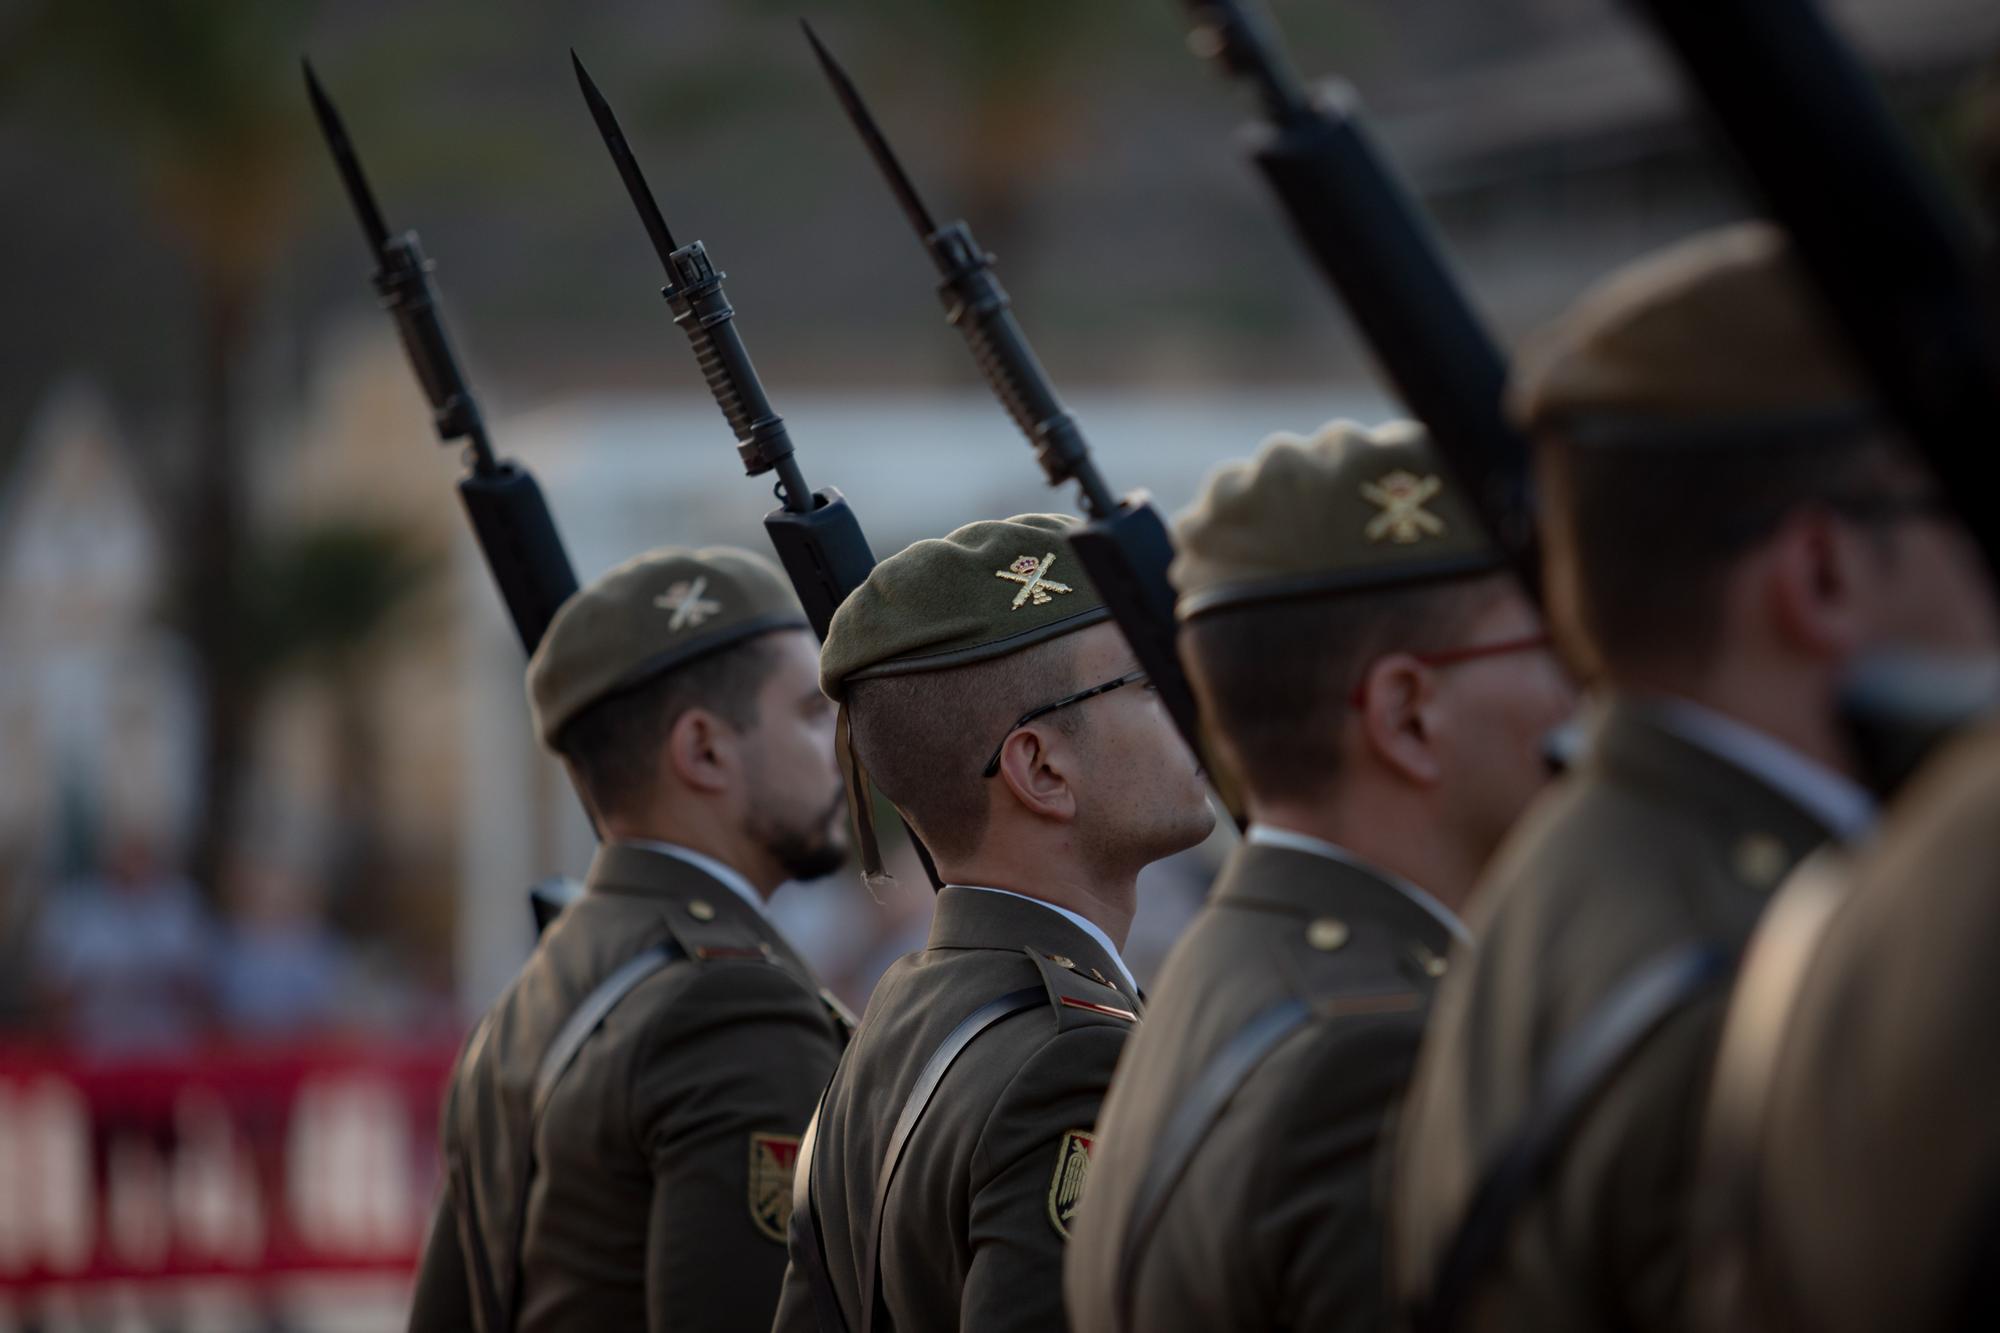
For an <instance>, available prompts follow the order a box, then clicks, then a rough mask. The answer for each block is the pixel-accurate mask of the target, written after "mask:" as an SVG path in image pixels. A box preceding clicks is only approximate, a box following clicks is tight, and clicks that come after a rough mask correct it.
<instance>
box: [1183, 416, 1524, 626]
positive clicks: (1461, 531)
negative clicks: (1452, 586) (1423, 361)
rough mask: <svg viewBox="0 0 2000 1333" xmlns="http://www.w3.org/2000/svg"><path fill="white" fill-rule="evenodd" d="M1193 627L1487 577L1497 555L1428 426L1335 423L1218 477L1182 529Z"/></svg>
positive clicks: (1282, 438) (1270, 446) (1271, 447)
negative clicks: (1234, 614) (1343, 596)
mask: <svg viewBox="0 0 2000 1333" xmlns="http://www.w3.org/2000/svg"><path fill="white" fill-rule="evenodd" d="M1174 546H1175V548H1176V551H1177V552H1178V554H1176V556H1175V557H1174V563H1173V566H1172V568H1171V570H1170V571H1169V577H1170V578H1171V579H1172V581H1173V584H1174V589H1175V591H1176V592H1177V593H1178V594H1179V595H1180V600H1179V605H1178V611H1179V614H1180V617H1181V618H1182V619H1183V620H1185V619H1188V618H1191V617H1193V616H1198V615H1201V614H1203V613H1205V612H1209V611H1215V610H1220V609H1224V608H1227V607H1232V606H1240V605H1243V604H1245V603H1248V602H1265V601H1273V600H1280V599H1285V598H1291V597H1305V596H1319V595H1324V594H1327V593H1338V592H1350V591H1361V590H1366V589H1376V588H1385V587H1394V586H1400V585H1404V584H1410V583H1421V582H1425V581H1428V580H1432V579H1440V578H1455V577H1462V576H1465V575H1470V574H1478V573H1484V572H1486V571H1489V570H1493V569H1497V568H1499V567H1500V563H1501V562H1500V557H1499V555H1498V553H1497V552H1496V551H1495V550H1494V549H1493V547H1492V545H1491V543H1490V542H1489V541H1488V540H1487V538H1486V534H1485V532H1484V530H1483V529H1482V528H1481V527H1480V524H1479V520H1478V516H1477V515H1476V513H1475V512H1474V510H1473V508H1472V506H1471V503H1470V500H1469V497H1467V496H1466V495H1465V494H1464V492H1463V491H1461V490H1460V489H1459V487H1458V485H1457V483H1456V482H1455V481H1453V480H1452V479H1451V477H1450V476H1449V474H1448V473H1447V472H1446V471H1445V469H1444V468H1443V467H1441V466H1440V465H1439V462H1438V459H1437V455H1436V453H1435V451H1434V450H1433V449H1432V447H1431V444H1430V440H1429V438H1428V437H1427V436H1426V435H1425V434H1424V430H1423V428H1422V427H1421V426H1419V425H1417V424H1416V423H1414V422H1409V421H1398V422H1391V423H1389V424H1387V425H1384V426H1380V427H1377V428H1375V429H1372V430H1371V429H1369V428H1367V427H1365V426H1360V425H1356V424H1355V423H1354V422H1351V421H1335V422H1331V423H1329V424H1328V425H1326V426H1324V427H1322V428H1321V429H1320V430H1319V431H1318V433H1316V434H1314V435H1313V436H1311V437H1310V438H1305V437H1301V436H1297V435H1284V434H1281V435H1275V436H1273V437H1271V439H1270V440H1268V441H1267V442H1266V443H1265V444H1264V447H1263V448H1262V449H1260V450H1259V451H1258V452H1257V456H1256V457H1255V458H1253V459H1250V460H1248V461H1245V462H1237V463H1231V464H1229V465H1228V466H1226V467H1224V468H1221V469H1220V470H1218V471H1217V472H1216V473H1215V474H1214V475H1213V476H1211V477H1210V478H1209V480H1208V483H1207V485H1205V486H1204V487H1203V488H1202V492H1201V496H1200V498H1199V499H1197V500H1196V502H1195V504H1194V506H1193V507H1192V508H1191V509H1190V510H1188V512H1187V513H1185V514H1183V515H1182V516H1181V517H1180V518H1179V519H1178V520H1177V521H1176V523H1175V525H1174Z"/></svg>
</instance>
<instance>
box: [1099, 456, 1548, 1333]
mask: <svg viewBox="0 0 2000 1333" xmlns="http://www.w3.org/2000/svg"><path fill="white" fill-rule="evenodd" d="M1175 538H1176V540H1175V545H1176V547H1177V548H1178V550H1179V553H1180V554H1179V557H1178V558H1177V559H1176V561H1175V562H1174V567H1173V571H1172V575H1173V581H1174V586H1175V589H1176V590H1177V591H1178V593H1179V594H1180V601H1179V608H1178V609H1179V615H1180V619H1181V622H1182V629H1181V646H1182V650H1183V652H1184V653H1185V655H1186V658H1187V663H1188V672H1189V675H1190V677H1191V679H1192V681H1193V684H1194V687H1195V692H1196V694H1197V696H1198V697H1199V699H1200V701H1201V706H1202V712H1203V715H1204V716H1205V717H1206V719H1207V720H1208V722H1209V724H1210V726H1211V727H1212V728H1213V729H1214V733H1215V736H1216V740H1217V743H1218V748H1219V750H1220V752H1221V754H1222V755H1223V756H1224V758H1225V759H1226V760H1227V761H1228V763H1229V765H1230V767H1231V769H1232V770H1233V772H1234V773H1235V775H1236V777H1237V778H1238V780H1239V785H1240V787H1241V789H1242V790H1243V792H1244V793H1245V799H1246V802H1247V805H1248V808H1249V813H1250V815H1251V818H1252V821H1253V822H1252V823H1251V825H1250V828H1249V832H1248V834H1247V836H1246V837H1245V839H1244V842H1243V844H1242V845H1241V846H1240V847H1238V848H1237V850H1236V852H1235V854H1234V855H1233V856H1232V857H1231V859H1230V861H1229V864H1228V865H1227V866H1226V867H1224V869H1223V872H1222V875H1221V877H1220V878H1219V879H1218V880H1217V882H1216V885H1215V888H1214V890H1213V892H1212V893H1211V895H1210V899H1209V902H1208V905H1207V906H1206V907H1205V908H1204V909H1203V911H1202V912H1201V914H1200V915H1199V916H1197V917H1196V918H1195V921H1194V924H1193V925H1192V926H1190V927H1189V929H1188V931H1187V933H1186V934H1185V935H1184V936H1182V938H1181V940H1180V942H1179V943H1178V944H1177V945H1176V946H1175V948H1174V951H1173V953H1172V955H1171V956H1170V957H1169V958H1168V960H1167V964H1166V967H1165V969H1164V971H1163V972H1162V973H1161V975H1160V979H1159V982H1158V984H1157V985H1156V987H1155V988H1154V989H1155V994H1154V997H1153V999H1154V1003H1153V1005H1152V1008H1151V1010H1150V1012H1149V1013H1148V1015H1147V1020H1146V1023H1145V1025H1144V1027H1142V1028H1141V1030H1140V1031H1139V1032H1138V1033H1137V1035H1135V1036H1134V1037H1133V1039H1132V1040H1131V1041H1130V1042H1129V1043H1127V1045H1126V1049H1125V1054H1124V1056H1123V1058H1122V1060H1121V1061H1120V1064H1119V1067H1118V1077H1117V1078H1116V1079H1115V1080H1114V1081H1113V1083H1112V1088H1111V1096H1110V1099H1109V1101H1108V1102H1107V1103H1106V1106H1105V1112H1104V1115H1103V1117H1102V1118H1101V1119H1100V1120H1099V1122H1098V1127H1099V1131H1100V1133H1101V1134H1102V1137H1103V1146H1102V1147H1101V1148H1100V1150H1099V1154H1098V1160H1097V1162H1096V1164H1095V1167H1094V1169H1093V1173H1092V1178H1091V1188H1090V1194H1089V1196H1088V1198H1087V1199H1086V1200H1085V1202H1084V1207H1083V1211H1082V1214H1081V1216H1080V1218H1079V1221H1078V1225H1077V1228H1076V1237H1075V1239H1073V1240H1072V1241H1071V1242H1070V1252H1069V1260H1068V1267H1067V1270H1066V1275H1065V1281H1066V1286H1067V1290H1068V1298H1069V1310H1070V1322H1071V1327H1072V1328H1075V1329H1077V1330H1080V1331H1082V1330H1088V1333H1137V1330H1148V1333H1150V1331H1152V1330H1175V1329H1204V1328H1231V1329H1244V1330H1257V1329H1271V1330H1276V1329H1289V1328H1314V1329H1336V1328H1352V1329H1368V1330H1375V1329H1379V1328H1381V1327H1382V1324H1383V1313H1384V1312H1383V1301H1382V1243H1381V1240H1382V1235H1381V1233H1382V1211H1383V1207H1384V1204H1385V1202H1386V1201H1385V1200H1384V1199H1383V1198H1382V1197H1381V1191H1380V1186H1381V1184H1382V1178H1383V1175H1384V1173H1383V1171H1381V1170H1380V1169H1379V1168H1380V1166H1381V1165H1382V1163H1381V1162H1380V1160H1379V1155H1378V1153H1377V1151H1376V1149H1377V1144H1378V1140H1379V1138H1380V1135H1381V1133H1382V1130H1383V1128H1384V1126H1385V1124H1386V1123H1387V1121H1388V1119H1389V1117H1390V1114H1391V1112H1392V1111H1393V1109H1394V1106H1395V1103H1396V1101H1397V1100H1398V1099H1399V1097H1400V1096H1401V1094H1402V1091H1403V1087H1404V1084H1405V1083H1406V1082H1407V1080H1408V1078H1409V1072H1410V1066H1411V1064H1412V1062H1413V1061H1414V1059H1415V1056H1416V1049H1417V1040H1418V1037H1419V1036H1420V1035H1421V1034H1422V1031H1423V1023H1424V1016H1425V1013H1426V1011H1427V1009H1428V1007H1429V1002H1430V994H1431V991H1432V989H1433V988H1434V987H1435V986H1436V984H1437V978H1438V977H1439V976H1441V975H1442V974H1443V972H1444V969H1445V959H1446V955H1447V953H1448V952H1449V950H1450V949H1451V947H1452V945H1453V943H1454V942H1455V941H1462V940H1463V939H1464V938H1465V930H1464V927H1463V926H1461V925H1460V924H1459V920H1458V915H1457V913H1458V911H1459V910H1460V909H1461V907H1462V906H1463V904H1464V902H1465V900H1466V898H1467V896H1468V895H1469V894H1470V893H1471V891H1472V885H1473V881H1474V879H1475V877H1476V876H1477V875H1478V873H1479V870H1480V868H1481V866H1482V865H1483V864H1484V863H1485V861H1486V858H1487V857H1488V856H1489V855H1490V854H1491V853H1492V851H1493V849H1494V847H1495V846H1497V845H1498V843H1499V841H1500V838H1501V836H1502V835H1503V834H1504V833H1505V832H1506V831H1507V828H1508V827H1509V826H1510V825H1511V824H1512V823H1513V822H1514V819H1515V817H1516V816H1518V815H1519V814H1520V812H1521V809H1522V807H1524V806H1525V805H1526V804H1527V802H1528V800H1529V798H1530V797H1531V796H1533V794H1534V793H1535V791H1536V789H1537V788H1538V787H1539V786H1540V785H1541V783H1542V781H1543V780H1544V778H1545V776H1546V772H1547V769H1546V765H1545V763H1544V761H1543V758H1542V746H1541V740H1542V736H1543V734H1544V733H1545V732H1547V731H1548V730H1549V729H1550V728H1552V727H1554V726H1556V725H1557V724H1558V723H1560V722H1561V721H1562V720H1563V719H1564V718H1565V717H1566V716H1567V715H1568V713H1569V710H1570V708H1571V706H1572V704H1573V695H1572V692H1571V690H1570V686H1569V683H1568V680H1567V678H1566V677H1565V676H1564V674H1563V672H1562V669H1561V668H1560V667H1559V666H1558V665H1557V664H1556V663H1555V660H1554V658H1553V655H1552V653H1551V652H1550V650H1549V645H1548V639H1547V636H1546V635H1545V634H1544V633H1543V631H1542V627H1541V624H1540V621H1539V619H1538V618H1537V616H1536V614H1535V611H1534V608H1533V607H1532V606H1531V605H1530V604H1529V602H1528V600H1527V598H1526V597H1525V596H1523V595H1522V593H1521V592H1520V590H1519V588H1518V586H1517V585H1516V584H1515V582H1514V580H1513V578H1512V577H1511V576H1510V575H1508V574H1507V573H1506V572H1504V570H1503V569H1502V565H1501V560H1500V558H1499V556H1498V554H1497V553H1496V552H1495V550H1494V549H1493V547H1492V546H1491V545H1490V544H1489V543H1488V542H1487V540H1486V538H1485V536H1484V535H1483V533H1482V532H1481V530H1480V527H1479V524H1478V521H1477V519H1476V517H1475V515H1474V514H1473V513H1472V512H1471V510H1470V508H1469V506H1468V505H1467V503H1466V500H1465V497H1464V496H1463V494H1462V493H1461V492H1459V491H1458V489H1457V488H1456V487H1455V486H1454V485H1453V484H1452V483H1451V482H1450V481H1449V480H1448V479H1447V477H1446V476H1445V475H1444V473H1443V471H1442V469H1441V468H1440V467H1439V466H1438V462H1437V460H1436V458H1435V457H1434V456H1433V455H1432V453H1431V449H1430V445H1429V441H1428V440H1427V439H1425V438H1424V435H1423V433H1422V430H1421V428H1420V427H1417V426H1415V425H1414V424H1412V423H1407V422H1403V423H1394V424H1391V425H1388V426H1384V427H1382V428H1380V429H1378V430H1374V431H1369V430H1365V429H1363V428H1362V427H1359V426H1356V425H1354V424H1352V423H1349V422H1335V423H1333V424H1331V425H1329V426H1327V427H1326V428H1325V429H1323V430H1322V431H1320V432H1319V433H1318V434H1317V435H1315V436H1314V437H1312V438H1311V439H1301V438H1298V437H1296V436H1279V437H1277V438H1275V439H1273V440H1272V441H1271V442H1270V443H1268V444H1267V445H1266V446H1265V447H1264V449H1263V450H1262V452H1260V453H1259V454H1258V455H1257V457H1256V458H1255V459H1254V460H1253V461H1250V462H1247V463H1237V464H1233V465H1231V466H1230V467H1227V468H1225V469H1223V470H1222V471H1221V472H1219V473H1217V474H1216V476H1215V477H1214V478H1212V479H1211V480H1210V482H1209V483H1208V485H1207V487H1206V488H1205V489H1204V491H1203V493H1202V495H1201V497H1200V498H1199V499H1198V500H1197V501H1196V503H1195V506H1194V508H1193V510H1192V511H1190V512H1189V513H1188V514H1186V515H1185V516H1183V517H1182V519H1181V520H1180V522H1179V524H1178V525H1177V531H1176V534H1175Z"/></svg>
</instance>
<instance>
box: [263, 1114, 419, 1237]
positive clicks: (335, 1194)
mask: <svg viewBox="0 0 2000 1333" xmlns="http://www.w3.org/2000/svg"><path fill="white" fill-rule="evenodd" d="M285 1158H286V1176H287V1179H288V1180H289V1182H290V1189H289V1191H288V1194H289V1202H290V1205H291V1209H292V1220H293V1223H294V1225H296V1226H297V1227H298V1229H299V1234H300V1235H301V1236H303V1237H305V1238H306V1239H307V1241H308V1242H310V1243H311V1244H312V1245H313V1246H314V1247H315V1248H321V1249H326V1250H330V1251H333V1252H335V1253H340V1254H353V1255H371V1254H395V1253H399V1252H401V1251H404V1250H407V1249H408V1248H409V1247H410V1246H411V1245H413V1244H415V1243H416V1242H417V1239H418V1237H417V1229H418V1226H419V1224H420V1219H419V1218H418V1215H417V1212H416V1210H415V1208H414V1204H415V1182H413V1181H412V1180H411V1179H410V1167H409V1163H410V1138H409V1117H408V1116H407V1115H405V1114H404V1112H403V1104H402V1102H401V1100H400V1099H399V1098H398V1097H397V1096H396V1091H395V1089H394V1088H393V1087H390V1086H389V1085H387V1084H385V1083H383V1082H381V1081H379V1080H375V1079H364V1078H343V1079H334V1078H323V1079H310V1080H308V1081H307V1082H306V1083H305V1084H304V1086H302V1087H301V1088H300V1090H299V1097H298V1101H297V1103H296V1104H295V1106H294V1109H293V1113H292V1125H291V1135H290V1141H289V1143H288V1144H287V1145H286V1153H285Z"/></svg>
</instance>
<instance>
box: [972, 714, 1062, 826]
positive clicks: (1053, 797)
mask: <svg viewBox="0 0 2000 1333" xmlns="http://www.w3.org/2000/svg"><path fill="white" fill-rule="evenodd" d="M1064 767H1065V766H1064V765H1063V763H1062V761H1061V759H1060V758H1059V756H1058V755H1057V753H1056V751H1055V750H1054V749H1053V748H1052V747H1051V746H1050V744H1049V738H1048V736H1047V735H1046V734H1045V733H1044V732H1043V731H1042V730H1041V729H1040V728H1039V727H1035V726H1032V725H1030V726H1026V727H1020V728H1017V729H1016V730H1015V731H1014V732H1012V733H1011V734H1010V735H1009V736H1008V737H1007V739H1006V741H1005V742H1004V743H1003V744H1002V745H1001V746H1000V771H999V772H998V773H995V774H994V775H993V777H992V778H991V779H989V781H992V782H998V783H1003V784H1005V790H1006V791H1007V794H1008V795H1009V796H1011V797H1012V798H1013V799H1014V800H1015V801H1017V802H1019V803H1020V805H1021V807H1022V808H1023V809H1024V810H1026V811H1028V813H1030V814H1033V815H1036V816H1039V817H1040V818H1043V819H1054V820H1059V821H1062V822H1065V823H1066V822H1068V821H1069V820H1072V819H1075V818H1076V792H1075V790H1074V789H1073V788H1072V787H1071V786H1070V780H1069V775H1068V774H1067V773H1066V772H1065V771H1064Z"/></svg>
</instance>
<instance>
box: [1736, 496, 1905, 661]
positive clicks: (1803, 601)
mask: <svg viewBox="0 0 2000 1333" xmlns="http://www.w3.org/2000/svg"><path fill="white" fill-rule="evenodd" d="M1875 540H1876V534H1875V533H1873V532H1870V531H1867V530H1865V529H1863V528H1860V527H1858V526H1857V525H1854V524H1849V523H1844V522H1842V521H1841V520H1840V519H1839V518H1838V517H1837V516H1836V515H1835V514H1834V513H1833V511H1831V510H1830V509H1826V508H1824V507H1822V506H1817V505H1815V506H1808V507H1806V508H1803V509H1800V510H1799V511H1797V512H1796V513H1794V514H1791V515H1789V516H1788V517H1787V518H1786V519H1785V521H1784V522H1783V523H1782V524H1781V525H1780V526H1779V528H1778V531H1777V533H1776V535H1775V536H1774V537H1773V538H1772V540H1771V541H1770V543H1769V544H1768V545H1767V547H1766V548H1765V550H1764V551H1763V553H1762V557H1763V558H1762V559H1761V560H1758V561H1757V562H1756V564H1755V565H1754V566H1753V568H1754V569H1755V571H1756V573H1755V577H1756V578H1757V581H1758V583H1759V585H1761V586H1760V591H1761V593H1762V596H1760V597H1756V598H1753V599H1752V602H1753V608H1754V610H1755V611H1761V613H1762V614H1763V615H1765V616H1768V617H1769V623H1770V624H1771V625H1772V627H1773V628H1774V629H1775V630H1776V632H1777V633H1778V634H1779V636H1780V637H1781V638H1782V639H1783V640H1784V641H1785V644H1786V646H1787V647H1788V648H1790V649H1791V650H1792V651H1793V652H1800V653H1804V654H1806V655H1808V656H1812V657H1818V658H1822V659H1828V660H1845V659H1846V658H1847V657H1849V656H1850V655H1852V654H1853V653H1854V652H1856V651H1858V650H1859V649H1860V647H1861V646H1862V644H1863V642H1864V641H1865V639H1866V637H1867V632H1868V623H1867V622H1868V620H1869V617H1870V615H1871V610H1870V608H1869V606H1868V591H1869V588H1870V586H1871V583H1872V580H1871V579H1870V578H1869V577H1868V574H1869V562H1870V561H1879V560H1880V559H1881V556H1880V553H1879V552H1878V551H1873V550H1870V549H1868V548H1869V546H1870V544H1871V543H1872V542H1874V541H1875ZM1753 559H1754V557H1753Z"/></svg>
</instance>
